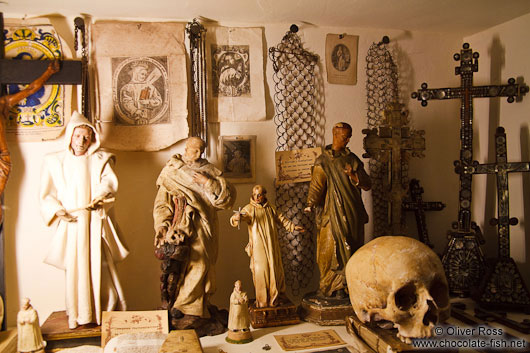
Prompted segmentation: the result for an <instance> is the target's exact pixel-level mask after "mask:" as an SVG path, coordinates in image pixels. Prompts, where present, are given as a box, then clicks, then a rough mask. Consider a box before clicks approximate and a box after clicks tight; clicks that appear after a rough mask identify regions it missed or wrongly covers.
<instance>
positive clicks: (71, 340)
mask: <svg viewBox="0 0 530 353" xmlns="http://www.w3.org/2000/svg"><path fill="white" fill-rule="evenodd" d="M41 331H42V338H43V339H44V340H45V341H46V342H47V343H46V352H58V351H60V350H62V349H66V348H72V347H77V346H82V345H88V346H98V347H99V346H101V326H99V325H97V324H87V325H79V326H78V327H77V328H75V329H70V328H68V316H66V311H54V312H53V313H51V315H50V316H49V317H48V318H47V319H46V321H45V322H44V324H43V325H42V326H41Z"/></svg>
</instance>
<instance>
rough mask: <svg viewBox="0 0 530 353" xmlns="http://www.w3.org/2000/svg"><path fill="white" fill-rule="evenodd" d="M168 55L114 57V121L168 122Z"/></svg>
mask: <svg viewBox="0 0 530 353" xmlns="http://www.w3.org/2000/svg"><path fill="white" fill-rule="evenodd" d="M168 93H169V89H168V67H167V58H166V57H163V56H156V57H126V58H112V94H113V102H114V114H115V117H116V119H115V121H116V123H118V124H121V125H152V124H164V123H169V100H168Z"/></svg>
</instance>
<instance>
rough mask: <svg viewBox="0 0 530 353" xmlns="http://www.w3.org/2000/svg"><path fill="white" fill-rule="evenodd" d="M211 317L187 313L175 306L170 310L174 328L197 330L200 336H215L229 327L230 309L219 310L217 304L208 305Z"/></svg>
mask: <svg viewBox="0 0 530 353" xmlns="http://www.w3.org/2000/svg"><path fill="white" fill-rule="evenodd" d="M208 312H209V313H210V317H209V318H201V317H199V316H193V315H185V314H183V313H181V312H180V311H178V310H177V309H175V308H173V309H171V310H170V311H169V318H170V327H171V329H172V330H195V332H196V333H197V335H198V336H199V337H203V336H215V335H220V334H222V333H225V332H226V330H227V329H228V311H227V310H224V309H221V310H219V309H218V308H217V307H216V306H215V305H208Z"/></svg>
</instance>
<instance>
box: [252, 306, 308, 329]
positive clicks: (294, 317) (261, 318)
mask: <svg viewBox="0 0 530 353" xmlns="http://www.w3.org/2000/svg"><path fill="white" fill-rule="evenodd" d="M248 312H249V314H250V323H251V324H252V327H254V328H262V327H273V326H284V325H294V324H297V323H299V322H300V317H299V316H298V312H297V308H296V305H294V304H293V303H291V301H290V300H288V299H285V300H284V301H283V302H282V303H280V305H278V306H275V307H266V308H257V307H256V303H255V301H252V302H251V303H250V306H249V308H248Z"/></svg>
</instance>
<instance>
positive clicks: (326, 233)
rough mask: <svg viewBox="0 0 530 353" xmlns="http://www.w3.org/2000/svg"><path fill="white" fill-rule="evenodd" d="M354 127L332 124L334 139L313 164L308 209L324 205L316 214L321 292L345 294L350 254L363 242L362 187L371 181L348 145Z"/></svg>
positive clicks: (369, 184) (363, 212) (345, 124)
mask: <svg viewBox="0 0 530 353" xmlns="http://www.w3.org/2000/svg"><path fill="white" fill-rule="evenodd" d="M351 135H352V128H351V126H350V125H349V124H347V123H337V124H335V126H334V127H333V143H332V144H331V145H328V146H326V147H325V149H324V152H323V153H322V154H321V155H320V156H319V157H318V158H317V160H316V161H315V165H314V167H313V171H312V176H311V184H310V186H309V192H308V197H307V207H306V208H305V210H304V211H305V212H312V210H313V209H314V208H315V207H318V206H320V207H323V210H322V214H321V215H320V217H318V218H317V227H318V229H319V231H318V236H317V263H318V268H319V271H320V284H319V294H321V295H323V296H326V297H331V296H335V297H338V298H346V292H345V288H346V278H345V274H344V269H345V267H346V263H347V262H348V259H349V258H350V256H351V255H352V254H353V253H354V252H355V250H357V249H358V248H359V247H361V246H362V245H363V244H364V224H365V223H367V222H368V214H367V213H366V210H365V209H364V204H363V201H362V198H361V189H363V190H370V188H371V187H372V183H371V181H370V177H369V176H368V174H367V173H366V171H365V170H364V168H363V163H362V162H361V160H360V159H359V158H358V157H357V156H356V155H355V154H354V153H352V152H351V151H350V150H349V149H348V148H347V147H346V145H347V144H348V142H349V141H350V138H351Z"/></svg>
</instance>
